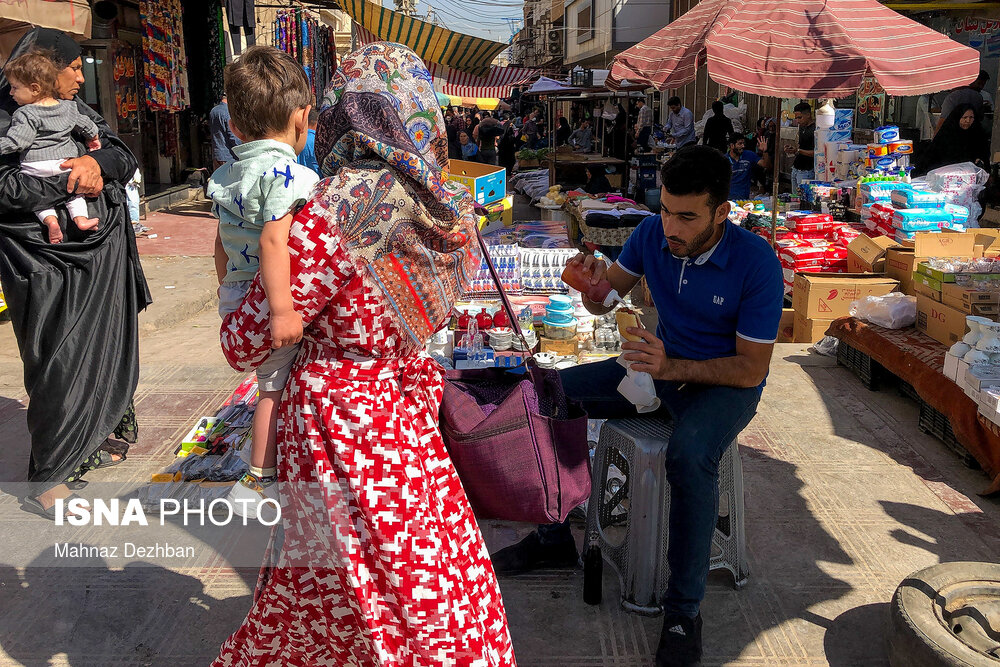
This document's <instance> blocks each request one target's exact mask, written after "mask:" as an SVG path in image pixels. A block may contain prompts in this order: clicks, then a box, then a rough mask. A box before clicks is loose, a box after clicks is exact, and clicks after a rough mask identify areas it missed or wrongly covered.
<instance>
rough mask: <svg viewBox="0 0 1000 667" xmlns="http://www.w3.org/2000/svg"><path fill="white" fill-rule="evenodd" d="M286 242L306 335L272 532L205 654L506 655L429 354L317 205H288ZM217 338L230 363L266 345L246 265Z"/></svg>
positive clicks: (502, 619)
mask: <svg viewBox="0 0 1000 667" xmlns="http://www.w3.org/2000/svg"><path fill="white" fill-rule="evenodd" d="M289 250H290V255H291V269H292V271H291V276H292V295H293V298H294V301H295V309H296V311H298V312H299V313H300V314H301V315H302V317H303V320H304V324H305V337H304V340H303V347H302V351H301V353H300V355H299V358H298V360H297V362H296V364H295V366H294V368H293V369H292V375H291V378H290V380H289V384H288V387H287V389H286V393H285V398H284V401H283V402H282V405H281V414H280V417H279V423H278V449H279V459H278V476H279V483H280V484H281V491H282V497H283V515H282V518H283V526H284V540H283V544H280V545H279V544H274V545H272V549H273V550H274V561H273V565H268V564H265V567H264V569H263V570H262V571H261V581H260V584H259V586H258V589H257V591H256V594H255V600H254V604H253V607H252V608H251V610H250V612H249V614H248V615H247V618H246V620H245V621H244V622H243V625H242V626H241V627H240V628H239V629H238V630H237V631H236V632H235V633H234V634H233V635H232V636H231V637H230V638H229V639H228V640H227V641H226V642H225V643H224V644H223V646H222V651H221V655H220V656H219V657H218V658H217V659H216V661H215V662H214V663H213V664H214V665H216V666H219V667H221V666H223V665H227V666H228V665H275V666H279V665H280V666H282V667H289V666H294V665H301V666H304V667H305V666H308V667H316V666H320V665H330V666H332V667H354V666H359V667H360V666H364V667H376V666H378V667H390V666H392V667H397V666H398V667H432V666H433V667H440V666H444V665H454V666H462V667H464V666H470V667H471V666H475V667H493V666H504V667H507V666H513V665H514V664H515V663H514V653H513V649H512V647H511V642H510V634H509V632H508V629H507V621H506V615H505V613H504V608H503V601H502V600H501V597H500V591H499V587H498V586H497V582H496V577H495V575H494V572H493V567H492V565H491V563H490V558H489V553H488V552H487V550H486V547H485V545H484V543H483V539H482V535H481V533H480V532H479V528H478V526H477V524H476V520H475V517H474V516H473V514H472V510H471V509H470V508H469V503H468V500H467V499H466V495H465V492H464V490H463V489H462V486H461V483H460V482H459V479H458V476H457V474H456V473H455V469H454V467H453V465H452V463H451V461H450V459H449V457H448V453H447V451H446V450H445V446H444V442H443V441H442V439H441V433H440V431H439V429H438V419H437V418H438V408H439V406H440V402H441V395H442V387H443V379H442V372H441V369H440V366H438V365H437V364H436V363H435V362H434V361H433V360H431V359H430V357H428V356H427V354H426V353H425V352H424V351H423V350H422V349H420V348H419V347H418V346H417V344H416V343H414V342H413V341H412V339H411V338H410V337H409V336H406V335H403V334H402V333H401V331H400V329H399V326H398V325H397V320H396V318H394V317H392V311H391V309H390V308H389V307H388V304H387V303H386V299H387V297H386V296H385V293H384V292H383V291H381V290H378V289H376V288H375V287H374V286H373V284H372V283H371V280H372V278H371V276H370V275H367V274H365V273H364V272H363V271H359V270H358V268H357V266H358V265H357V264H356V263H355V262H354V261H352V259H351V257H350V256H349V254H348V253H347V251H346V250H345V249H344V243H343V238H342V237H341V232H340V231H339V230H338V228H337V227H336V225H334V224H332V223H331V222H329V216H323V215H319V214H318V212H317V211H316V209H315V207H314V208H313V209H312V210H311V211H310V210H303V211H302V212H300V213H299V215H298V216H296V219H295V223H294V224H293V226H292V232H291V237H290V240H289ZM222 344H223V349H224V351H225V353H226V356H227V358H228V359H229V361H230V363H231V364H233V365H234V366H235V367H239V368H241V369H244V370H249V369H251V368H252V367H254V365H256V364H258V363H259V362H260V361H261V360H262V359H263V358H264V357H265V355H266V354H267V351H268V349H269V346H270V335H269V331H268V310H267V304H266V300H265V299H264V292H263V290H262V288H261V286H260V282H259V277H258V279H256V280H255V281H254V284H253V286H252V287H251V290H250V292H249V293H248V295H247V298H246V300H245V301H244V302H243V305H242V307H241V308H240V310H238V311H236V312H235V313H233V314H232V315H230V316H229V318H228V319H227V320H226V322H225V323H224V324H223V329H222ZM269 557H270V554H269Z"/></svg>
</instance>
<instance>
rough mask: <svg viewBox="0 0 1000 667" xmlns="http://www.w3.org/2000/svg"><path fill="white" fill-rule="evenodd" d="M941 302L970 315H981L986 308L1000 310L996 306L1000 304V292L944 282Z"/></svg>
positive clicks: (987, 309)
mask: <svg viewBox="0 0 1000 667" xmlns="http://www.w3.org/2000/svg"><path fill="white" fill-rule="evenodd" d="M941 303H943V304H945V305H948V306H951V307H952V308H957V309H958V310H961V311H964V312H966V313H968V314H969V315H980V314H981V313H982V312H983V311H984V310H985V311H995V310H1000V309H998V308H996V306H998V305H1000V292H984V291H980V290H974V289H969V288H967V287H964V286H962V285H957V284H955V283H944V284H942V285H941ZM991 306H992V307H991ZM987 317H988V316H987Z"/></svg>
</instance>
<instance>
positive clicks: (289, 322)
mask: <svg viewBox="0 0 1000 667" xmlns="http://www.w3.org/2000/svg"><path fill="white" fill-rule="evenodd" d="M300 340H302V316H301V315H299V314H298V313H296V312H295V311H294V310H291V311H289V312H287V313H278V314H274V313H272V314H271V347H272V348H274V349H276V350H277V349H279V348H282V347H288V346H289V345H295V344H296V343H298V342H299V341H300Z"/></svg>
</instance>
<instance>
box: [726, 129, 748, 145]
mask: <svg viewBox="0 0 1000 667" xmlns="http://www.w3.org/2000/svg"><path fill="white" fill-rule="evenodd" d="M746 140H747V138H746V137H744V136H743V135H742V134H740V133H739V132H730V133H729V143H731V144H735V143H736V142H737V141H743V142H746Z"/></svg>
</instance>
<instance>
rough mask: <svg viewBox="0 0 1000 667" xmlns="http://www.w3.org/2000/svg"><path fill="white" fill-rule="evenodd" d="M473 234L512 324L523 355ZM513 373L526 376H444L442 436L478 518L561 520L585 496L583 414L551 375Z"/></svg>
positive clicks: (503, 371)
mask: <svg viewBox="0 0 1000 667" xmlns="http://www.w3.org/2000/svg"><path fill="white" fill-rule="evenodd" d="M477 236H478V237H479V245H480V247H481V248H482V251H483V256H484V257H485V258H486V263H487V266H488V267H489V269H490V274H491V275H492V276H493V280H494V282H495V283H496V286H497V290H499V292H500V300H501V301H502V302H503V307H504V309H505V310H506V312H507V316H508V317H509V318H510V322H511V326H512V327H513V329H514V331H515V332H516V333H517V335H518V337H520V338H521V341H522V343H523V344H524V349H526V350H527V349H530V348H529V347H528V345H527V343H526V342H524V336H523V334H522V333H521V328H520V326H519V324H518V320H517V315H516V314H515V313H514V309H513V307H511V304H510V301H509V300H508V299H507V295H506V294H504V291H503V286H502V285H501V283H500V280H499V279H498V277H497V273H496V268H495V267H494V266H493V261H492V259H490V255H489V252H488V250H487V248H486V245H485V243H484V242H483V239H482V236H480V235H479V234H478V232H477ZM518 368H523V369H525V372H523V373H517V372H511V369H507V368H477V369H469V370H457V371H448V372H447V374H446V376H445V386H444V398H443V400H442V402H441V432H442V435H443V436H444V442H445V445H446V446H447V447H448V453H449V454H450V455H451V460H452V462H453V463H454V464H455V469H456V470H457V471H458V476H459V478H460V479H461V480H462V486H463V487H465V493H466V495H467V496H468V497H469V502H470V503H471V505H472V509H473V511H474V512H475V513H476V516H477V517H478V518H480V519H503V520H506V521H528V522H531V523H553V522H557V521H563V520H565V519H566V516H567V515H568V514H569V513H570V511H571V510H572V509H573V508H574V507H576V506H577V505H579V504H580V503H582V502H583V501H584V500H586V499H587V498H588V497H589V495H590V454H589V450H588V446H587V414H586V413H585V412H584V411H583V409H582V408H581V407H580V406H579V405H578V404H577V403H574V402H573V401H570V400H569V399H568V398H567V397H566V394H565V393H564V392H563V389H562V383H561V381H560V379H559V373H558V372H557V371H555V370H549V369H543V368H539V367H538V365H537V364H536V363H535V361H534V359H532V358H530V357H529V358H528V359H526V360H525V361H524V363H523V364H522V365H521V366H519V367H518Z"/></svg>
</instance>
